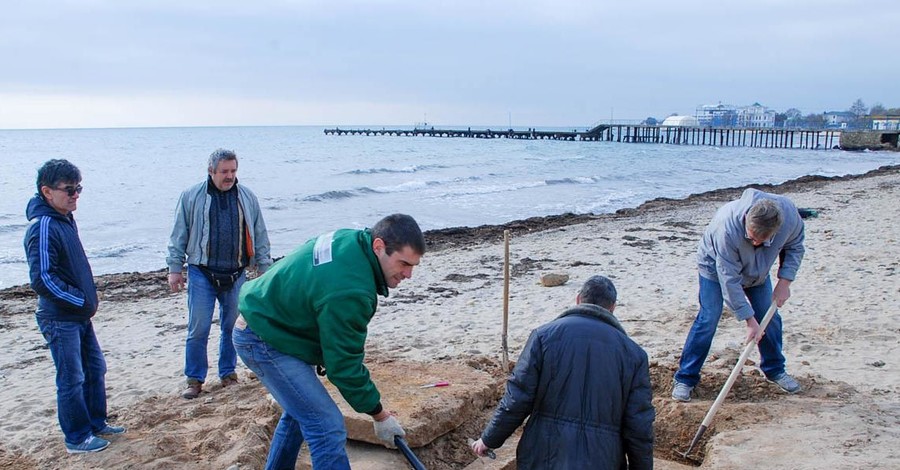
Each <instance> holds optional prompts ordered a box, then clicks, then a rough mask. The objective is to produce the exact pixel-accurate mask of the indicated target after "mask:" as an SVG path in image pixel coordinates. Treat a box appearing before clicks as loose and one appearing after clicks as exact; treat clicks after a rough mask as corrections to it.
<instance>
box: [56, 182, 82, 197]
mask: <svg viewBox="0 0 900 470" xmlns="http://www.w3.org/2000/svg"><path fill="white" fill-rule="evenodd" d="M53 189H55V190H57V191H65V192H66V194H68V195H69V197H72V196H74V195H75V194H76V193H78V194H81V191H83V190H84V187H83V186H81V185H80V184H79V185H78V186H63V187H62V188H53Z"/></svg>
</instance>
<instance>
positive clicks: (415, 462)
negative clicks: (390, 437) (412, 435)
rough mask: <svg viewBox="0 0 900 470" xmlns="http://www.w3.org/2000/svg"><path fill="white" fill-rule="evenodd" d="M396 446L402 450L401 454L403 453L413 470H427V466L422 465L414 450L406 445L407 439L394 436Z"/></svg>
mask: <svg viewBox="0 0 900 470" xmlns="http://www.w3.org/2000/svg"><path fill="white" fill-rule="evenodd" d="M394 445H396V446H397V448H398V449H400V452H403V456H404V457H406V460H408V461H409V464H410V465H411V466H412V468H413V470H425V466H424V465H422V461H421V460H419V458H418V457H416V454H414V453H413V451H412V449H410V448H409V444H407V443H406V439H404V438H402V437H400V436H394Z"/></svg>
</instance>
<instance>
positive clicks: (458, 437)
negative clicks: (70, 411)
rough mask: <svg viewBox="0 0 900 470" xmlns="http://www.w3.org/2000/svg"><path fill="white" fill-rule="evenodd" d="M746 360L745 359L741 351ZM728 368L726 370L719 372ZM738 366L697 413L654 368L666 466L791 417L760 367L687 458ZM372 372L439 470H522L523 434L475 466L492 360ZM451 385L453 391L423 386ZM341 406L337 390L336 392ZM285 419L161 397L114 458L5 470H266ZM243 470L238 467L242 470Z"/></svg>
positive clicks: (378, 450)
mask: <svg viewBox="0 0 900 470" xmlns="http://www.w3.org/2000/svg"><path fill="white" fill-rule="evenodd" d="M735 357H736V353H735ZM718 362H721V364H722V365H718V364H717V363H718ZM728 363H730V364H733V360H732V358H731V357H728V358H723V360H721V361H713V363H712V364H708V367H706V368H704V376H703V382H701V384H700V385H699V386H698V387H697V388H696V390H695V392H694V399H693V400H692V401H691V402H690V403H677V402H674V401H672V400H671V398H670V397H669V396H670V393H671V387H672V374H673V373H674V371H675V365H674V364H657V363H651V367H650V373H651V381H652V383H653V395H654V400H653V402H654V406H655V407H656V413H657V418H656V424H655V431H656V446H655V457H656V466H657V468H661V469H664V470H665V469H683V468H685V464H690V465H698V464H699V463H700V462H702V460H703V458H704V457H705V455H706V451H707V443H708V442H709V441H710V439H712V438H714V437H715V435H716V434H717V433H719V432H723V431H728V430H734V429H745V428H748V427H753V426H754V425H757V424H760V423H765V422H767V421H769V420H771V419H772V418H773V416H774V415H775V414H777V413H779V412H780V411H779V410H781V411H784V409H785V406H787V405H785V406H782V405H781V404H779V403H778V401H779V400H780V399H781V397H783V396H784V395H783V393H782V392H781V391H779V390H778V389H777V387H775V386H774V385H772V384H769V383H767V382H766V381H765V378H764V377H762V375H761V374H760V372H759V371H758V370H757V369H755V368H754V367H746V368H745V369H744V372H743V374H742V376H741V378H740V379H739V380H738V381H737V382H736V383H735V385H734V387H733V388H732V390H731V393H730V394H729V398H728V400H727V401H726V402H725V403H726V404H725V406H723V407H722V408H721V409H720V410H719V413H718V414H717V416H716V419H715V421H714V423H713V425H712V426H711V427H710V429H709V430H708V431H707V432H706V434H705V435H704V438H703V440H701V442H700V444H699V445H698V446H697V448H696V449H695V450H694V452H693V453H692V456H693V457H694V459H695V460H694V461H687V460H685V459H683V458H682V457H681V456H680V455H679V454H678V453H679V452H683V451H684V450H686V449H687V446H688V445H689V443H690V441H691V439H692V438H693V436H694V433H695V432H696V430H697V428H698V427H699V425H700V423H701V421H702V420H703V417H704V416H705V414H706V412H707V411H708V409H709V407H710V406H711V404H712V402H713V400H715V397H716V395H717V394H718V392H719V389H720V388H721V386H722V385H723V384H724V382H725V380H726V379H727V377H728V373H729V372H730V369H729V368H728V367H725V366H724V364H728ZM368 366H369V368H370V370H371V372H372V375H373V377H374V379H375V382H376V383H377V384H378V385H379V388H380V390H381V391H382V393H383V394H384V397H385V403H386V405H387V407H388V409H390V410H392V411H394V412H396V413H397V415H398V417H399V419H400V421H401V423H403V424H404V427H405V429H406V430H407V432H408V436H407V441H408V442H409V443H410V444H411V447H413V450H414V452H415V453H416V455H417V456H418V458H419V459H420V460H421V461H422V462H423V464H424V465H425V467H426V468H429V469H449V470H462V469H471V470H475V469H488V470H498V469H512V468H515V447H516V442H517V439H518V436H517V435H516V436H513V437H512V438H510V440H508V441H507V442H506V444H505V445H504V446H503V447H502V448H500V449H497V457H498V458H497V460H490V459H486V458H480V459H479V458H476V457H475V456H474V454H472V453H471V451H470V450H469V447H468V439H470V438H471V439H477V438H478V436H479V435H480V433H481V431H482V429H484V426H485V424H486V423H487V421H488V420H489V419H490V416H491V414H492V412H493V409H494V407H495V406H496V403H497V401H498V400H499V398H500V396H501V395H502V393H503V384H504V379H505V376H504V374H502V373H501V370H500V367H499V365H498V363H497V362H496V361H494V360H493V359H488V358H485V357H473V358H470V359H467V360H464V361H441V362H434V363H413V362H408V361H393V360H382V361H378V360H372V361H369V363H368ZM440 380H446V381H448V382H450V383H451V385H450V386H448V387H440V388H424V389H423V388H420V386H421V385H424V384H427V383H433V382H437V381H440ZM801 382H802V383H803V385H804V387H805V388H808V389H811V390H812V392H811V393H810V394H811V395H813V396H818V395H822V396H825V395H826V394H827V395H828V396H829V397H831V396H835V394H837V395H841V396H849V394H850V393H852V389H850V388H849V387H845V388H835V387H833V386H832V385H825V384H824V383H823V384H819V383H818V382H817V380H816V379H814V378H808V377H807V378H801ZM332 391H333V393H334V394H335V396H337V392H336V391H334V390H332ZM337 402H338V403H339V404H341V406H342V407H343V409H345V410H347V412H346V413H345V417H346V422H347V427H348V433H349V435H350V437H351V439H356V440H351V441H349V442H348V445H347V448H348V454H349V456H350V461H351V465H352V467H353V468H354V469H361V470H382V469H384V470H387V469H392V470H393V469H402V468H409V466H408V464H407V462H406V460H405V458H404V457H403V456H402V454H401V453H400V452H399V451H397V450H392V449H386V448H385V447H383V446H381V445H378V444H371V443H368V442H362V441H374V435H373V434H372V424H371V418H369V417H368V416H366V415H359V414H357V413H354V412H352V411H349V407H347V406H346V404H345V403H344V402H343V400H342V399H340V398H338V399H337ZM280 414H281V410H280V408H279V406H278V405H277V403H274V402H273V401H271V399H270V398H268V394H267V393H266V391H265V389H264V388H263V387H262V386H261V385H260V384H259V382H258V381H257V380H256V379H255V378H254V377H253V376H252V375H249V374H246V375H243V376H242V377H241V383H239V384H238V385H237V386H232V387H228V388H221V387H218V386H210V387H207V388H206V389H204V393H203V394H202V395H201V396H200V398H198V399H196V400H190V401H188V400H183V399H181V398H180V397H178V396H155V397H151V398H148V399H145V400H143V401H141V402H139V403H137V404H135V405H134V406H131V407H129V408H127V409H122V410H119V411H118V414H117V415H115V416H112V417H111V420H112V421H113V422H114V423H116V424H124V425H125V426H127V427H128V433H127V434H126V435H124V436H114V437H113V438H112V439H111V440H112V441H113V444H112V445H111V446H110V448H109V449H107V450H105V451H103V452H100V453H97V454H89V455H72V456H67V455H66V454H65V452H64V450H63V448H62V444H61V442H60V438H59V436H58V432H57V431H56V430H55V429H54V430H50V432H49V433H48V437H47V438H45V439H44V440H43V441H41V442H40V443H39V444H38V446H51V447H58V448H59V452H58V453H56V452H54V453H47V452H42V453H40V454H38V455H40V456H41V457H39V459H35V458H32V457H30V456H29V454H28V453H27V452H26V451H27V449H26V451H23V450H19V449H16V450H9V449H3V448H0V468H9V469H15V470H18V469H33V468H74V469H87V468H91V469H117V468H145V469H183V468H191V469H231V470H235V469H244V468H247V469H258V468H262V467H263V466H264V465H265V459H266V455H267V452H268V447H269V442H270V440H271V437H272V433H273V431H274V428H275V426H276V424H277V422H278V419H279V416H280ZM235 465H237V467H235ZM298 468H304V469H308V468H311V465H310V461H309V451H308V449H307V448H306V447H305V446H304V447H303V449H302V450H301V455H300V459H299V464H298Z"/></svg>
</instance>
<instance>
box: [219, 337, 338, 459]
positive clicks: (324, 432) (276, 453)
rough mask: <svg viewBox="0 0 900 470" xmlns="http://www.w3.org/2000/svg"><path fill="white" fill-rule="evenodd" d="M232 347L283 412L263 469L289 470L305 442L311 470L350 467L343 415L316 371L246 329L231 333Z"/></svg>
mask: <svg viewBox="0 0 900 470" xmlns="http://www.w3.org/2000/svg"><path fill="white" fill-rule="evenodd" d="M234 346H235V348H236V349H237V352H238V355H240V356H241V360H242V361H244V364H246V365H247V367H249V368H250V370H252V371H253V372H254V373H255V374H256V376H257V377H258V378H259V381H260V382H262V384H263V385H265V387H266V388H267V389H268V390H269V393H271V394H272V396H273V397H275V400H276V401H277V402H278V404H279V405H281V408H282V410H284V412H283V413H282V415H281V420H279V421H278V426H277V427H276V428H275V435H274V436H272V445H271V447H270V448H269V456H268V458H267V460H266V470H282V469H290V470H293V469H294V466H295V465H296V463H297V455H298V454H299V453H300V445H301V444H302V443H303V440H304V439H306V441H307V444H308V445H309V453H310V455H311V457H312V466H313V468H315V469H316V470H330V469H340V470H345V469H349V468H350V461H349V460H348V458H347V451H346V449H345V445H346V443H347V430H346V428H345V427H344V416H343V415H342V414H341V410H340V409H338V406H337V404H335V403H334V400H332V399H331V396H330V395H328V391H327V390H325V387H324V386H323V385H322V382H321V381H320V380H319V377H318V376H316V371H315V367H313V366H312V365H310V364H307V363H305V362H303V361H301V360H300V359H297V358H296V357H294V356H289V355H287V354H282V353H280V352H278V350H276V349H275V348H273V347H271V346H269V345H268V344H267V343H266V342H264V341H263V340H261V339H260V338H259V337H258V336H256V334H255V333H253V331H252V330H250V328H246V329H243V330H241V329H239V328H238V329H235V330H234Z"/></svg>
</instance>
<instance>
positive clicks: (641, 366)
mask: <svg viewBox="0 0 900 470" xmlns="http://www.w3.org/2000/svg"><path fill="white" fill-rule="evenodd" d="M576 302H577V304H578V305H577V306H575V307H573V308H570V309H569V310H566V311H565V312H563V314H562V315H560V316H559V317H558V318H556V319H555V320H553V321H551V322H549V323H547V324H545V325H542V326H540V327H538V328H537V329H535V330H534V331H533V332H532V333H531V336H530V337H529V338H528V342H527V343H526V344H525V349H524V350H523V351H522V354H521V356H520V357H519V361H518V362H517V363H516V367H515V369H514V370H513V373H512V376H511V377H510V378H509V380H508V382H507V384H506V394H505V395H504V396H503V398H502V399H501V401H500V404H499V405H498V406H497V410H496V411H495V412H494V416H493V418H491V422H490V423H489V424H488V426H487V428H486V429H485V430H484V432H483V433H482V434H481V439H479V440H477V441H475V442H474V443H472V450H473V451H474V452H475V453H476V454H477V455H479V456H484V455H485V454H486V452H487V451H488V450H489V449H494V448H497V447H500V446H501V445H503V443H504V442H505V441H506V439H507V438H508V437H509V436H510V435H511V434H512V433H513V432H514V431H515V430H516V428H518V427H519V426H520V425H521V424H522V422H523V421H525V418H526V417H528V418H529V419H528V423H527V424H526V425H525V431H524V432H523V434H522V439H521V440H520V441H519V446H518V448H517V449H516V463H517V468H519V469H520V470H521V469H542V470H545V469H566V470H573V469H592V470H597V469H625V468H628V469H652V468H653V421H654V419H655V417H656V413H655V411H654V409H653V405H652V403H651V399H652V392H651V389H650V370H649V367H648V364H647V353H645V352H644V350H643V349H641V347H640V346H638V345H637V343H635V342H634V341H632V340H631V339H630V338H628V335H626V334H625V330H623V329H622V326H621V325H619V322H618V320H616V317H615V316H613V314H612V312H613V310H614V309H615V305H616V288H615V286H613V284H612V281H610V280H609V279H607V278H606V277H603V276H593V277H591V278H590V279H588V280H587V282H585V283H584V286H582V288H581V290H580V291H579V293H578V296H577V298H576Z"/></svg>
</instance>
